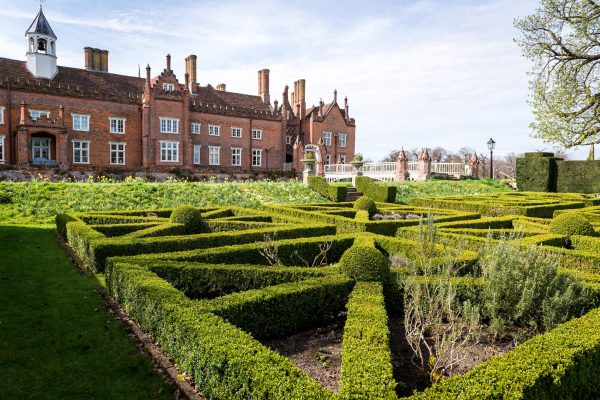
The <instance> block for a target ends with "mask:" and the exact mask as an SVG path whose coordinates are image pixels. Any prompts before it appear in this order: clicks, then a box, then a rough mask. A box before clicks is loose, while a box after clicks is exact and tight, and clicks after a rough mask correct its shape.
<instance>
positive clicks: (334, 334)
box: [263, 313, 514, 396]
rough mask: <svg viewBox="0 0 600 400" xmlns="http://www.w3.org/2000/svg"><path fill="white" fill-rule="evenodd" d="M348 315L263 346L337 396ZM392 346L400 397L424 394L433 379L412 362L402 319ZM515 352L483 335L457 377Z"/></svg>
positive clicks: (394, 320) (393, 325) (394, 326)
mask: <svg viewBox="0 0 600 400" xmlns="http://www.w3.org/2000/svg"><path fill="white" fill-rule="evenodd" d="M345 322H346V315H345V313H340V315H339V316H338V317H337V318H336V319H335V320H333V321H332V322H331V323H329V324H327V325H325V326H322V327H318V328H313V329H309V330H306V331H303V332H300V333H297V334H295V335H292V336H289V337H286V338H282V339H274V340H268V341H265V342H263V344H264V345H265V346H267V347H269V348H270V349H272V350H274V351H276V352H277V353H279V354H281V355H283V356H285V357H287V358H289V359H290V360H291V361H292V362H293V363H294V364H295V365H296V366H297V367H298V368H300V369H301V370H303V371H304V372H306V373H307V374H309V375H310V376H311V377H312V378H313V379H315V380H316V381H317V382H319V383H320V384H321V385H322V386H323V387H325V388H327V389H330V390H332V391H334V392H336V393H337V391H338V389H339V385H338V380H339V373H340V365H341V360H342V357H341V350H342V339H343V333H344V324H345ZM389 327H390V346H391V350H392V365H393V367H394V378H395V379H396V381H397V382H398V387H397V393H398V395H399V396H409V395H411V394H412V393H413V391H414V390H418V391H421V390H424V389H426V388H427V387H429V386H430V385H431V383H430V382H429V378H428V377H427V376H424V375H422V374H421V373H420V372H419V370H418V369H417V367H415V366H414V365H413V363H412V362H411V357H412V356H413V353H412V350H411V349H410V347H409V346H408V343H407V342H406V340H405V339H404V325H403V320H402V318H400V317H390V318H389ZM513 348H514V343H513V341H512V340H510V339H500V340H498V341H496V342H494V341H493V340H492V336H491V334H489V333H483V334H482V335H481V337H480V340H479V342H478V343H476V344H473V345H471V346H470V347H469V348H468V349H467V357H466V359H465V360H464V361H463V362H461V363H460V364H459V365H458V367H457V368H455V370H454V374H462V373H464V372H467V371H468V370H470V369H471V368H473V367H474V366H476V365H478V364H480V363H482V362H484V361H486V360H489V359H490V358H491V357H492V356H495V355H500V354H504V353H506V352H509V351H511V350H512V349H513Z"/></svg>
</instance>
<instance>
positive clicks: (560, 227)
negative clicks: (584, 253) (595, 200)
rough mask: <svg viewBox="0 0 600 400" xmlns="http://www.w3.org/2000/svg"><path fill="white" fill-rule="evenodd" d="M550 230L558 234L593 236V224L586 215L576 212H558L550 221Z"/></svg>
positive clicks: (594, 233)
mask: <svg viewBox="0 0 600 400" xmlns="http://www.w3.org/2000/svg"><path fill="white" fill-rule="evenodd" d="M550 232H552V233H556V234H558V235H565V236H573V235H583V236H595V235H596V232H595V231H594V225H592V224H591V222H590V221H588V219H587V218H586V217H584V216H583V215H581V214H577V213H565V214H559V215H558V216H556V217H555V218H554V219H552V222H550Z"/></svg>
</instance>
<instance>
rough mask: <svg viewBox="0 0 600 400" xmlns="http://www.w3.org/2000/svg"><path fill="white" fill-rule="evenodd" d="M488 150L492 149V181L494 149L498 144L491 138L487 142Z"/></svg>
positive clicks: (492, 177)
mask: <svg viewBox="0 0 600 400" xmlns="http://www.w3.org/2000/svg"><path fill="white" fill-rule="evenodd" d="M487 146H488V149H490V179H494V147H496V142H494V139H492V138H490V140H488V142H487Z"/></svg>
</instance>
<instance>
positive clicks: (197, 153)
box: [194, 144, 202, 165]
mask: <svg viewBox="0 0 600 400" xmlns="http://www.w3.org/2000/svg"><path fill="white" fill-rule="evenodd" d="M201 147H202V146H201V145H199V144H195V145H194V165H200V148H201Z"/></svg>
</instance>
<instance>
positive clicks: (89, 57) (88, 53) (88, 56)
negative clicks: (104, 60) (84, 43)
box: [83, 47, 94, 69]
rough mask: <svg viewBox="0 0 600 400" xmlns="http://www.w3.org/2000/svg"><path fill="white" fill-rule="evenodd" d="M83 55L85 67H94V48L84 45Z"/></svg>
mask: <svg viewBox="0 0 600 400" xmlns="http://www.w3.org/2000/svg"><path fill="white" fill-rule="evenodd" d="M83 55H84V59H85V69H94V49H92V48H91V47H84V48H83Z"/></svg>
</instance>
